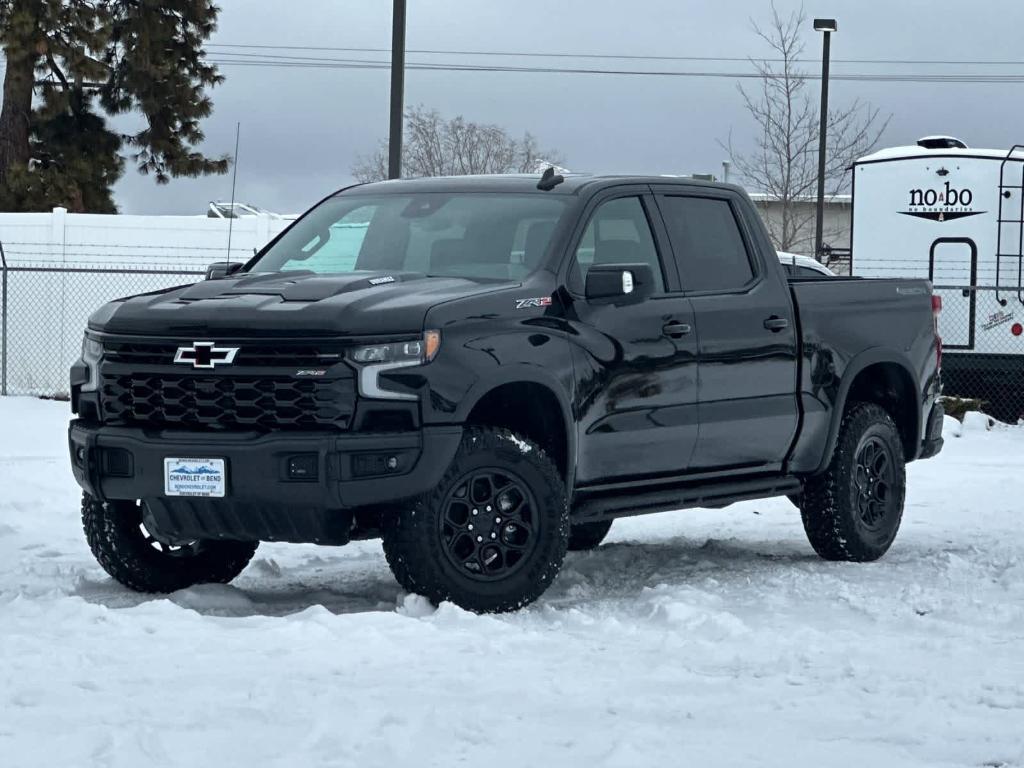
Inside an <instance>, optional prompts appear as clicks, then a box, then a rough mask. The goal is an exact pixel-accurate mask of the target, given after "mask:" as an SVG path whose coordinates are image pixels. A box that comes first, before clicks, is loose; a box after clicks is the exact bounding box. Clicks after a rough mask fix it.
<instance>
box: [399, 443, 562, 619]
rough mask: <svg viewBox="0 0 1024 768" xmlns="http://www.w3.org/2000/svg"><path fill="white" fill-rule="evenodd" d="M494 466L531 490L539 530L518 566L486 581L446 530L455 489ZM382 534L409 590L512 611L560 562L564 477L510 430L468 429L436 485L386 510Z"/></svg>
mask: <svg viewBox="0 0 1024 768" xmlns="http://www.w3.org/2000/svg"><path fill="white" fill-rule="evenodd" d="M492 468H493V469H494V470H496V471H497V472H499V473H500V472H502V471H507V472H509V473H511V474H512V475H514V477H515V478H518V480H520V481H522V485H523V486H524V487H525V488H526V489H527V490H528V491H529V492H530V494H532V497H533V500H534V502H535V503H534V504H533V507H535V508H536V515H535V516H536V520H535V525H536V528H535V530H534V532H533V535H532V537H531V539H530V540H531V542H532V544H531V548H530V549H529V551H527V553H526V554H525V555H523V556H522V559H521V562H520V563H519V564H517V565H516V570H514V571H510V572H509V573H508V574H507V576H504V577H500V578H496V579H495V580H491V581H483V580H480V577H479V576H478V577H477V578H474V577H473V576H472V575H470V574H469V573H468V572H467V571H466V570H465V569H463V568H458V567H456V565H455V564H454V563H453V562H452V561H451V559H450V555H449V554H448V549H447V545H446V543H445V542H444V540H443V535H442V532H441V530H442V527H443V526H444V524H445V517H444V515H445V514H446V511H445V510H446V509H447V507H448V504H449V503H450V502H451V498H452V497H451V494H453V493H457V492H458V488H459V486H460V485H465V483H466V480H465V479H466V478H467V477H471V476H472V475H473V473H474V472H478V471H479V472H487V471H489V470H490V469H492ZM480 511H481V513H482V512H483V510H482V509H481V510H480ZM506 522H507V521H506ZM382 540H383V547H384V554H385V556H386V558H387V561H388V565H389V566H390V567H391V571H392V573H394V575H395V578H396V579H397V580H398V583H399V584H401V585H402V587H403V588H404V589H405V590H406V591H408V592H414V593H417V594H421V595H425V596H426V597H427V598H429V599H430V600H431V601H432V602H433V603H434V604H435V605H436V604H439V603H441V602H443V601H446V600H447V601H451V602H452V603H455V604H456V605H458V606H460V607H461V608H464V609H466V610H469V611H474V612H476V613H498V612H503V611H513V610H516V609H518V608H521V607H523V606H525V605H527V604H529V603H531V602H533V601H534V600H536V599H537V598H538V597H540V595H541V594H542V593H543V592H544V591H545V590H546V589H547V588H548V587H549V586H551V582H552V581H554V578H555V576H556V575H557V574H558V571H559V569H560V568H561V566H562V560H563V559H564V557H565V551H566V547H567V545H568V543H569V507H568V502H567V494H566V488H565V483H564V482H563V481H562V479H561V477H560V476H559V473H558V470H557V469H556V467H555V465H554V463H553V462H552V461H551V459H549V458H548V456H547V455H546V454H545V453H544V451H543V450H542V449H541V448H540V446H538V445H537V444H536V443H534V442H533V441H531V440H528V439H526V438H523V437H520V436H518V435H516V434H514V433H513V432H511V431H510V430H507V429H498V428H492V427H470V428H468V429H467V430H466V433H465V435H464V436H463V438H462V442H461V444H460V446H459V449H458V451H457V452H456V454H455V458H454V459H453V460H452V463H451V465H450V466H449V467H448V469H447V471H446V472H445V474H444V477H443V478H442V479H441V481H440V482H439V483H438V484H437V486H436V487H435V488H434V489H433V490H432V491H429V492H428V493H426V494H424V495H422V496H420V497H418V498H416V499H413V500H411V501H410V502H409V503H408V504H406V505H405V506H403V507H402V508H401V509H400V510H397V511H396V512H395V513H393V514H390V515H385V517H384V522H383V525H382Z"/></svg>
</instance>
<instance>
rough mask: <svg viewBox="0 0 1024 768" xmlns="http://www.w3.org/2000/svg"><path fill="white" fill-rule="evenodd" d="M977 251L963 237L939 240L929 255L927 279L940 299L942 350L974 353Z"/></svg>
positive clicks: (976, 248)
mask: <svg viewBox="0 0 1024 768" xmlns="http://www.w3.org/2000/svg"><path fill="white" fill-rule="evenodd" d="M977 270H978V247H977V246H976V245H975V244H974V241H973V240H970V239H969V238H966V237H940V238H939V239H938V240H936V241H935V242H934V243H932V247H931V251H930V252H929V254H928V279H929V280H931V281H932V285H934V286H935V288H934V293H935V295H936V296H941V297H942V311H941V312H940V313H939V337H940V338H941V339H942V348H943V349H974V315H975V304H976V299H977V295H976V292H975V290H974V285H975V281H976V279H977Z"/></svg>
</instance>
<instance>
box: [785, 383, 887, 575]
mask: <svg viewBox="0 0 1024 768" xmlns="http://www.w3.org/2000/svg"><path fill="white" fill-rule="evenodd" d="M869 441H871V442H874V444H875V445H876V446H877V445H881V446H883V447H884V449H885V450H886V451H887V452H888V455H889V460H890V461H891V462H892V470H893V471H892V477H891V483H890V484H889V485H891V491H889V492H887V493H886V498H887V499H891V503H890V504H887V505H886V508H887V509H888V511H887V512H886V513H885V514H884V515H882V516H881V518H880V519H879V520H878V522H877V523H876V524H875V525H869V524H868V523H866V522H865V521H864V519H862V511H861V509H860V508H859V507H858V499H859V497H860V493H861V492H860V490H859V487H858V469H857V465H858V456H859V455H860V452H861V451H862V450H864V447H865V446H866V445H867V444H868V442H869ZM861 474H863V472H862V473H861ZM861 482H862V484H865V483H864V481H863V480H862V481H861ZM905 492H906V466H905V460H904V454H903V443H902V441H901V440H900V434H899V431H898V430H897V428H896V425H895V424H894V423H893V421H892V419H891V418H890V416H889V414H888V413H886V412H885V410H884V409H882V408H881V407H880V406H878V405H875V404H874V403H852V404H850V406H849V407H848V409H847V411H846V413H845V414H844V416H843V422H842V425H841V426H840V428H839V439H838V441H837V442H836V448H835V453H834V454H833V455H832V461H831V462H830V463H829V466H828V469H827V470H825V472H824V473H823V474H821V475H818V476H816V477H812V478H810V479H808V480H807V482H806V483H805V485H804V492H803V495H802V497H801V499H800V502H801V503H800V517H801V518H802V520H803V524H804V531H806V533H807V538H808V540H809V541H810V542H811V546H812V547H814V551H815V552H817V553H818V555H820V556H821V557H823V558H824V559H826V560H846V561H851V562H869V561H872V560H877V559H878V558H880V557H881V556H882V555H884V554H885V553H886V551H888V549H889V547H890V546H891V545H892V542H893V540H894V539H895V538H896V533H897V531H898V530H899V527H900V521H901V519H902V517H903V501H904V495H905Z"/></svg>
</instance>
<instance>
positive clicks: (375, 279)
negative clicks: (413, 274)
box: [370, 275, 395, 285]
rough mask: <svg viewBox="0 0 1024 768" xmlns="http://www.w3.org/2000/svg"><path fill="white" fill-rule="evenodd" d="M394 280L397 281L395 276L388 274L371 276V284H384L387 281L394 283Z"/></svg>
mask: <svg viewBox="0 0 1024 768" xmlns="http://www.w3.org/2000/svg"><path fill="white" fill-rule="evenodd" d="M393 282H395V278H393V277H392V276H391V275H387V276H386V277H371V278H370V285H384V284H385V283H393Z"/></svg>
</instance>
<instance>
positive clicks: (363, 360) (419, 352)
mask: <svg viewBox="0 0 1024 768" xmlns="http://www.w3.org/2000/svg"><path fill="white" fill-rule="evenodd" d="M440 349H441V332H440V331H426V332H425V333H424V334H423V336H422V338H419V339H415V340H413V341H397V342H393V343H390V344H371V345H368V346H365V347H356V348H355V349H353V350H352V351H351V352H350V353H349V358H350V359H351V360H352V361H353V362H354V363H357V364H358V365H359V394H361V395H362V396H363V397H372V398H378V399H384V400H415V399H416V396H415V395H410V394H406V393H404V392H392V391H390V390H386V389H381V387H380V382H379V376H380V374H381V373H383V372H385V371H391V370H395V369H396V368H406V367H409V366H413V365H424V364H425V363H429V362H430V361H431V360H433V359H434V358H435V357H436V356H437V353H438V351H439V350H440Z"/></svg>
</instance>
